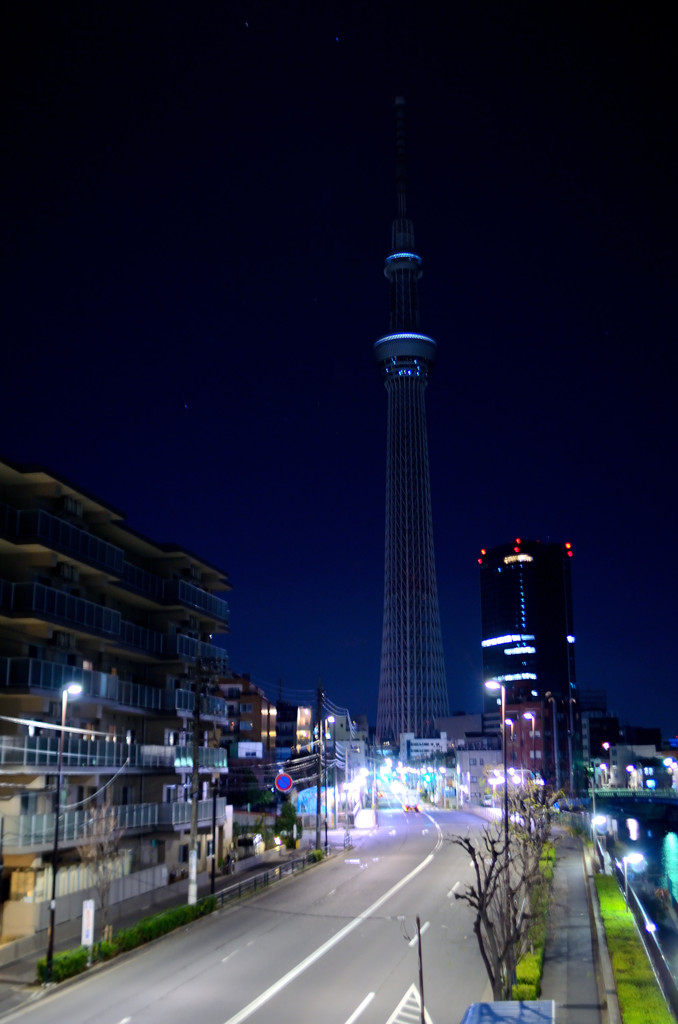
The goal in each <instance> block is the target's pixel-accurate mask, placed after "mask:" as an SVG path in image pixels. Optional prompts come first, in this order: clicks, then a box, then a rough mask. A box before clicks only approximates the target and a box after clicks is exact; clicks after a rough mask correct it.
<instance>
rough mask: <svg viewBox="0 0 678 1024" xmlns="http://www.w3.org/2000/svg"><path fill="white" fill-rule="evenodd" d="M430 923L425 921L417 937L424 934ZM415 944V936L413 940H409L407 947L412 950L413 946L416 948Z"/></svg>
mask: <svg viewBox="0 0 678 1024" xmlns="http://www.w3.org/2000/svg"><path fill="white" fill-rule="evenodd" d="M430 923H431V922H430V921H425V922H424V923H423V925H422V926H421V929H420V931H419V935H423V934H424V932H425V931H426V929H427V928H428V926H429V924H430ZM416 944H417V936H416V935H415V936H414V938H413V939H410V941H409V942H408V945H409V946H410V948H412V947H413V946H416Z"/></svg>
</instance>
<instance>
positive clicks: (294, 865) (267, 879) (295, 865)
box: [205, 853, 318, 908]
mask: <svg viewBox="0 0 678 1024" xmlns="http://www.w3.org/2000/svg"><path fill="white" fill-rule="evenodd" d="M316 863H318V862H317V861H316V859H315V857H314V856H313V854H310V853H309V854H304V856H303V857H295V858H294V859H293V860H286V861H283V862H282V863H281V864H277V865H276V866H275V867H274V868H268V869H267V870H266V871H261V872H257V874H255V875H248V876H247V877H246V878H243V879H242V880H241V881H239V882H235V883H233V884H231V885H229V886H227V887H226V888H225V889H220V890H219V891H218V892H215V893H214V895H215V897H216V900H217V906H218V907H219V908H221V907H225V906H227V905H228V904H229V903H235V902H236V901H237V900H240V899H242V898H243V897H244V896H251V895H252V894H253V893H255V892H261V890H262V889H267V888H268V887H269V886H270V885H274V884H275V883H276V882H279V881H280V880H281V879H282V878H284V877H285V876H287V875H296V874H298V873H299V872H300V871H305V870H306V868H308V867H310V866H311V865H312V864H316ZM205 898H206V899H210V898H211V897H205Z"/></svg>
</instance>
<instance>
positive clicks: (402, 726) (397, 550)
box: [374, 98, 448, 745]
mask: <svg viewBox="0 0 678 1024" xmlns="http://www.w3.org/2000/svg"><path fill="white" fill-rule="evenodd" d="M404 115H405V109H404V101H403V100H402V99H400V98H399V99H397V100H396V189H397V200H398V216H397V217H396V219H395V220H394V221H393V227H392V235H391V252H390V253H389V255H388V256H387V257H386V265H385V267H384V273H385V275H386V277H387V278H388V281H389V286H390V302H391V311H390V325H389V326H390V330H389V333H388V334H387V335H385V336H384V337H383V338H380V339H379V340H378V341H377V342H375V345H374V351H375V355H376V358H377V361H378V363H379V368H380V371H381V376H382V380H383V382H384V386H385V387H386V393H387V396H388V419H387V440H386V446H387V451H386V539H385V569H384V623H383V633H382V647H381V671H380V677H379V703H378V710H377V738H378V740H379V742H380V743H382V744H383V743H386V742H390V743H394V744H396V745H397V744H398V743H399V740H400V734H401V733H403V732H413V733H414V734H415V736H422V737H426V736H431V735H432V734H433V732H434V719H435V718H438V717H444V716H446V715H447V714H448V694H447V682H446V678H445V660H444V656H443V644H442V635H441V629H440V611H439V607H438V585H437V580H436V567H435V556H434V547H433V522H432V516H431V485H430V475H429V461H428V438H427V431H426V409H425V402H424V397H425V392H426V386H427V384H428V378H429V374H430V372H431V369H432V367H433V363H434V361H435V357H436V351H437V346H436V343H435V341H434V340H433V339H432V338H430V337H428V336H427V335H425V334H421V333H420V331H419V297H418V281H419V278H420V277H421V273H422V270H421V258H420V257H419V256H418V255H417V254H416V252H415V248H414V229H413V226H412V222H411V220H409V218H408V217H407V206H406V186H407V172H406V150H405V116H404Z"/></svg>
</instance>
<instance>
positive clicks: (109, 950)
mask: <svg viewBox="0 0 678 1024" xmlns="http://www.w3.org/2000/svg"><path fill="white" fill-rule="evenodd" d="M95 950H96V954H95V959H96V960H110V959H111V957H112V956H115V954H116V953H117V952H118V951H117V949H116V947H115V943H114V942H108V941H107V940H106V939H102V940H101V942H98V943H97V945H96V946H95Z"/></svg>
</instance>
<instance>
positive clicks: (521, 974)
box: [513, 953, 541, 991]
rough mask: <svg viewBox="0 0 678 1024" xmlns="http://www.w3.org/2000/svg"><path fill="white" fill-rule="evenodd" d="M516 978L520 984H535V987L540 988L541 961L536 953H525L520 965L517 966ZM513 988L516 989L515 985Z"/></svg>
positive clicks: (519, 962)
mask: <svg viewBox="0 0 678 1024" xmlns="http://www.w3.org/2000/svg"><path fill="white" fill-rule="evenodd" d="M516 978H517V981H518V984H526V985H533V986H534V987H535V989H538V988H539V982H540V980H541V963H540V960H539V958H538V957H537V956H536V955H535V954H534V953H525V955H524V956H522V957H521V958H520V960H519V961H518V966H517V967H516ZM513 988H514V991H515V985H514V986H513Z"/></svg>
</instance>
